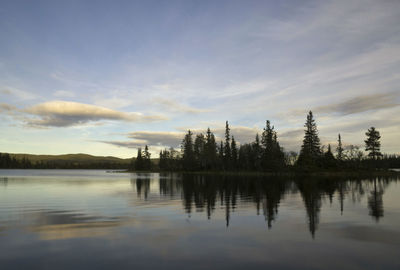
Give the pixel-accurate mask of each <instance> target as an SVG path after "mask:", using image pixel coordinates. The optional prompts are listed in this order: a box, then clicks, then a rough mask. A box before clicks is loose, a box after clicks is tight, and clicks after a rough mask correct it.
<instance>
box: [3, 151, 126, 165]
mask: <svg viewBox="0 0 400 270" xmlns="http://www.w3.org/2000/svg"><path fill="white" fill-rule="evenodd" d="M128 168H129V164H126V163H119V162H111V161H110V162H108V161H101V162H95V161H87V162H80V161H68V160H49V161H36V162H34V161H31V160H30V159H29V158H27V157H22V158H16V157H13V156H12V155H10V154H9V153H0V169H128Z"/></svg>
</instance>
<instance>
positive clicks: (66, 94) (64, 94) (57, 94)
mask: <svg viewBox="0 0 400 270" xmlns="http://www.w3.org/2000/svg"><path fill="white" fill-rule="evenodd" d="M53 96H55V97H58V98H66V97H67V98H71V97H75V96H76V95H75V93H74V92H71V91H65V90H58V91H55V92H54V94H53Z"/></svg>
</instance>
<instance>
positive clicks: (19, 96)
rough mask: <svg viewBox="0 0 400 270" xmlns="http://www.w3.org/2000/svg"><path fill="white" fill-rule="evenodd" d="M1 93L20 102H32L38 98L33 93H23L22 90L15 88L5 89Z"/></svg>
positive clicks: (0, 90)
mask: <svg viewBox="0 0 400 270" xmlns="http://www.w3.org/2000/svg"><path fill="white" fill-rule="evenodd" d="M0 93H1V94H3V95H10V96H14V97H16V98H17V99H19V100H32V99H35V98H37V96H36V95H35V94H33V93H30V92H27V91H23V90H21V89H17V88H13V87H3V88H1V89H0Z"/></svg>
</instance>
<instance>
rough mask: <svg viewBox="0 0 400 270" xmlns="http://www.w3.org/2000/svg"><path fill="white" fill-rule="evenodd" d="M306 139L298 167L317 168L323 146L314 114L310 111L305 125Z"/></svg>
mask: <svg viewBox="0 0 400 270" xmlns="http://www.w3.org/2000/svg"><path fill="white" fill-rule="evenodd" d="M304 127H305V128H306V129H305V130H304V133H305V134H304V139H303V144H302V146H301V150H300V155H299V159H298V161H297V163H298V165H300V166H302V167H304V168H312V167H316V166H318V165H319V164H318V163H319V159H320V157H321V153H322V152H321V144H320V140H319V137H318V130H317V124H316V123H315V120H314V116H313V113H312V112H311V111H310V112H309V113H308V115H307V121H306V123H305V124H304Z"/></svg>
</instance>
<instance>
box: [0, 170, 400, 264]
mask: <svg viewBox="0 0 400 270" xmlns="http://www.w3.org/2000/svg"><path fill="white" fill-rule="evenodd" d="M0 263H1V264H0V269H78V268H82V269H155V268H162V269H210V268H213V269H255V268H257V269H258V268H260V267H265V268H267V267H269V268H270V269H400V185H399V179H398V178H393V177H377V178H371V179H365V178H364V179H349V178H292V179H289V178H277V177H255V176H251V177H250V176H249V177H244V176H240V177H239V176H217V175H214V176H213V175H203V176H200V175H181V174H158V173H152V174H144V173H143V174H134V173H107V172H106V171H99V170H0Z"/></svg>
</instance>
